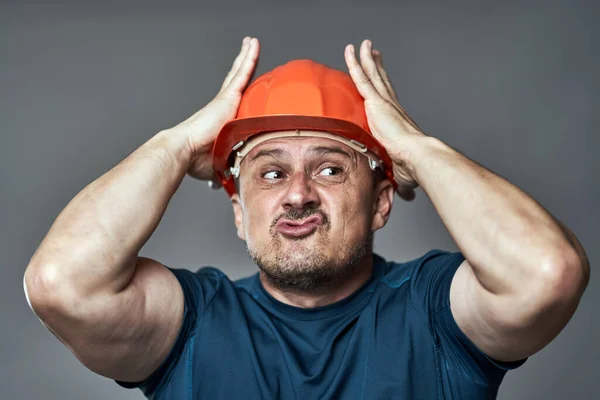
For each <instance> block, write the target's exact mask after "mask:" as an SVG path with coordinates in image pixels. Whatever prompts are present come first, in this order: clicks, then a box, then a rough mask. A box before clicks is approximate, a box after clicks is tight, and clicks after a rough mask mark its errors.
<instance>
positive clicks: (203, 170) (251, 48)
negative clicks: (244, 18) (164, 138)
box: [170, 37, 260, 180]
mask: <svg viewBox="0 0 600 400" xmlns="http://www.w3.org/2000/svg"><path fill="white" fill-rule="evenodd" d="M259 51H260V44H259V42H258V39H256V38H250V37H245V38H244V40H243V42H242V48H241V50H240V53H239V54H238V56H237V57H236V59H235V61H234V62H233V66H232V67H231V70H230V71H229V73H228V74H227V77H226V78H225V80H224V81H223V85H222V86H221V90H220V91H219V93H218V94H217V96H216V97H215V98H214V99H213V100H212V101H211V102H210V103H208V104H207V105H206V106H205V107H204V108H202V109H201V110H200V111H198V112H197V113H195V114H194V115H192V116H191V117H190V118H188V119H187V120H185V121H183V122H181V123H180V124H178V125H176V126H174V127H173V128H171V129H170V131H173V132H174V133H176V134H183V135H186V136H187V137H188V140H189V144H190V151H191V154H192V161H191V164H190V168H189V170H188V175H190V176H192V177H193V178H196V179H200V180H214V179H215V172H214V170H213V166H212V148H213V143H214V140H215V139H216V137H217V135H218V134H219V132H220V131H221V128H222V127H223V126H224V125H225V123H227V121H229V120H231V119H233V118H235V116H236V114H237V110H238V107H239V105H240V101H241V100H242V93H243V91H244V89H245V88H246V85H247V84H248V82H249V81H250V77H251V76H252V73H253V71H254V68H255V66H256V62H257V59H258V55H259Z"/></svg>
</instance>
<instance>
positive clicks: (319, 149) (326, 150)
mask: <svg viewBox="0 0 600 400" xmlns="http://www.w3.org/2000/svg"><path fill="white" fill-rule="evenodd" d="M308 151H309V152H310V153H314V154H316V155H319V156H323V155H327V154H332V153H333V154H341V155H343V156H345V157H347V158H348V159H350V160H352V161H353V162H355V161H356V158H355V156H356V154H354V151H353V150H352V151H350V152H348V151H346V150H344V149H343V148H341V147H337V146H323V145H314V146H311V147H309V149H308Z"/></svg>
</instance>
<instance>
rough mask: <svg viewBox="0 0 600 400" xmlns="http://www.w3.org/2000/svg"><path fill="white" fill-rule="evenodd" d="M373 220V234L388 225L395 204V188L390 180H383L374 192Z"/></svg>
mask: <svg viewBox="0 0 600 400" xmlns="http://www.w3.org/2000/svg"><path fill="white" fill-rule="evenodd" d="M374 195H375V196H374V199H373V200H374V201H373V220H372V222H371V232H375V231H377V230H379V229H381V228H383V227H384V226H385V224H387V221H388V218H389V217H390V213H391V212H392V204H393V203H394V186H393V185H392V182H390V181H389V180H388V179H382V180H381V182H379V183H378V184H377V186H376V187H375V190H374Z"/></svg>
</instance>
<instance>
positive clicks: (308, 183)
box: [282, 171, 321, 210]
mask: <svg viewBox="0 0 600 400" xmlns="http://www.w3.org/2000/svg"><path fill="white" fill-rule="evenodd" d="M320 204H321V200H320V198H319V194H318V193H317V191H316V190H315V188H314V182H313V181H312V179H311V178H310V176H307V174H305V173H304V172H300V171H299V172H297V173H295V174H294V175H293V176H292V177H291V178H290V182H289V186H288V187H287V190H286V192H285V194H284V197H283V200H282V205H283V208H285V209H286V210H290V209H294V208H296V209H300V210H301V209H304V208H308V207H318V206H319V205H320Z"/></svg>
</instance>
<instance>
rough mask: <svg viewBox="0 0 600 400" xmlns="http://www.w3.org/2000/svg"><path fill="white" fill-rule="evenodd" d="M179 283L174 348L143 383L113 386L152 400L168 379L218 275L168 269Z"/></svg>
mask: <svg viewBox="0 0 600 400" xmlns="http://www.w3.org/2000/svg"><path fill="white" fill-rule="evenodd" d="M167 268H168V269H169V270H170V271H171V272H172V273H173V275H175V277H176V278H177V280H178V281H179V284H180V285H181V288H182V290H183V297H184V310H183V322H182V325H181V329H180V331H179V334H178V335H177V339H176V340H175V344H174V345H173V348H172V349H171V351H170V352H169V355H168V356H167V358H166V359H165V360H164V361H163V362H162V364H161V365H160V366H159V367H158V368H157V369H156V370H155V371H154V372H153V373H152V374H151V375H150V376H149V377H148V378H146V379H145V380H144V381H141V382H123V381H118V380H115V382H116V383H117V384H118V385H119V386H122V387H124V388H127V389H134V388H139V389H140V390H141V391H142V392H143V393H144V395H145V396H146V397H150V396H152V395H153V394H154V393H155V392H156V391H157V390H158V389H159V388H160V387H161V386H162V385H163V384H164V383H165V382H166V381H167V380H168V379H169V377H170V374H171V372H172V371H173V369H174V367H175V366H176V365H177V362H178V361H179V358H180V355H181V353H182V351H183V349H184V348H185V346H186V343H187V341H188V339H189V338H190V337H191V336H192V335H193V330H194V329H195V325H196V324H195V322H196V319H198V318H200V317H201V315H202V313H203V312H204V310H206V308H207V307H208V305H209V304H210V302H211V301H212V299H213V298H214V297H215V294H216V292H217V290H218V288H219V283H220V277H221V276H222V275H223V274H222V272H221V271H219V270H217V269H215V268H211V267H204V268H201V269H199V270H198V271H197V272H192V271H190V270H187V269H176V268H169V267H167Z"/></svg>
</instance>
